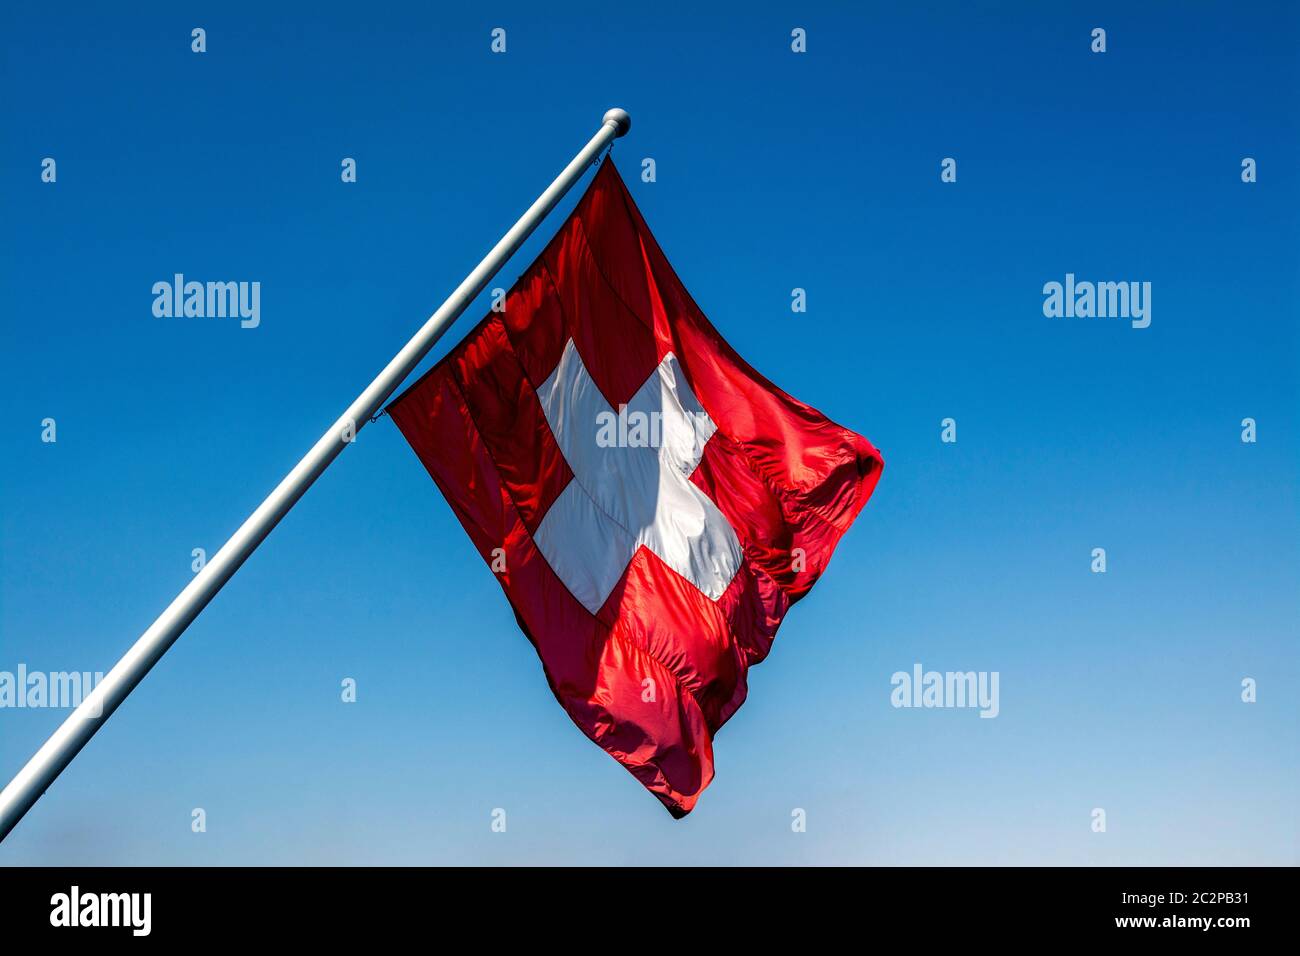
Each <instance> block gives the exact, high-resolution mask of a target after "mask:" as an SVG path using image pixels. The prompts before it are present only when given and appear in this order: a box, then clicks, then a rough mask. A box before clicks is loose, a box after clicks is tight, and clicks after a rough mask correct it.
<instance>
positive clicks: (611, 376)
mask: <svg viewBox="0 0 1300 956" xmlns="http://www.w3.org/2000/svg"><path fill="white" fill-rule="evenodd" d="M388 411H389V413H390V414H391V415H392V418H393V421H395V422H396V423H397V426H398V427H399V428H400V429H401V430H402V434H403V435H405V436H406V439H407V441H408V442H410V444H411V447H412V448H413V449H414V450H415V453H416V454H417V455H419V457H420V460H421V461H422V462H424V466H425V467H426V468H427V469H428V470H429V474H430V475H432V476H433V480H434V481H435V482H437V484H438V487H439V488H441V489H442V493H443V494H444V495H446V497H447V500H448V501H449V502H450V503H451V506H452V508H453V509H454V510H455V512H456V516H457V517H458V518H459V519H460V521H461V524H463V525H464V526H465V530H466V531H467V532H468V533H469V536H470V537H471V538H472V539H473V541H474V545H475V547H477V548H478V550H479V553H480V554H481V555H482V556H483V559H484V561H486V562H487V563H488V565H489V567H491V568H492V570H493V571H494V572H495V573H496V576H497V579H498V580H499V581H500V582H501V586H502V588H503V589H504V590H505V593H506V597H507V598H508V599H509V601H510V603H511V605H512V606H513V608H514V611H515V616H516V618H517V619H518V621H519V626H520V627H521V628H522V629H523V631H524V633H525V634H526V635H527V636H528V638H529V640H531V641H532V642H533V645H534V646H535V647H536V649H537V654H538V656H539V657H540V658H541V660H542V666H543V668H544V670H545V672H546V678H547V680H548V681H549V682H550V685H551V690H552V691H553V692H554V694H555V696H556V698H557V699H558V700H559V702H560V704H561V705H562V706H563V707H564V709H565V710H566V711H567V712H568V714H569V716H570V717H571V718H572V719H573V721H574V723H576V724H577V725H578V726H579V727H580V728H581V729H582V731H583V733H585V734H586V735H587V736H588V737H590V738H591V739H592V740H594V741H595V742H596V743H597V744H599V745H600V746H601V747H602V748H604V750H605V751H606V752H608V753H609V754H610V755H611V756H612V757H614V759H615V760H617V761H618V762H619V763H621V764H623V766H624V767H626V768H627V769H628V770H629V771H631V772H632V774H633V775H634V776H635V777H636V778H637V779H638V780H640V781H641V783H642V784H644V785H645V786H646V787H647V788H648V789H649V790H650V791H651V792H653V793H654V794H655V796H657V797H658V798H659V799H660V800H661V801H663V803H664V805H665V806H667V808H668V810H669V811H670V812H671V813H672V814H673V816H675V817H681V816H685V815H686V814H687V813H689V812H690V810H691V809H692V808H693V807H694V806H695V801H696V800H697V799H699V795H700V793H701V792H702V791H703V790H704V788H705V787H707V786H708V785H709V781H710V780H712V779H713V735H714V734H715V733H716V732H717V730H718V728H719V727H721V726H722V725H723V724H724V723H726V721H727V719H728V718H729V717H730V716H731V715H732V714H733V713H735V711H736V708H738V707H739V706H740V705H741V703H743V702H744V700H745V694H746V680H745V675H746V672H747V671H748V669H749V667H750V665H751V664H756V663H758V662H759V661H761V660H762V659H763V658H764V657H766V656H767V652H768V650H769V648H770V647H771V646H772V639H773V638H774V637H775V635H776V630H777V627H778V626H780V623H781V619H782V618H783V617H784V616H785V612H786V610H787V609H788V608H789V607H790V605H791V604H793V603H794V602H795V601H797V600H799V598H801V597H803V596H804V595H805V594H807V593H808V589H809V588H811V587H812V586H813V584H814V582H816V580H817V578H818V577H820V576H821V574H822V572H823V571H824V570H825V568H826V565H827V562H829V561H830V557H831V553H832V552H833V551H834V549H835V545H836V544H837V543H838V541H839V539H840V536H841V535H843V534H844V532H845V531H846V530H848V527H849V525H850V524H851V523H852V521H853V519H854V518H855V517H856V516H857V514H858V512H859V511H860V510H861V509H862V507H863V505H865V504H866V502H867V498H869V497H870V495H871V492H872V490H873V489H874V488H875V485H876V481H877V479H878V478H879V477H880V471H881V468H882V467H883V464H884V463H883V461H882V459H881V457H880V453H879V452H878V451H876V449H875V448H874V447H873V446H872V445H871V443H870V442H868V441H867V440H866V439H864V438H862V437H861V436H859V435H856V434H854V433H853V432H851V431H849V430H848V429H846V428H842V427H840V426H839V425H836V424H835V423H834V422H831V421H829V420H828V419H827V418H825V417H824V416H823V415H821V414H820V413H818V412H817V411H815V410H814V409H812V408H809V407H808V406H807V405H805V404H803V403H802V402H800V401H797V400H796V399H794V398H791V397H790V396H789V395H787V394H785V393H784V392H782V391H781V390H780V389H778V388H776V387H775V386H774V385H772V384H771V383H770V382H768V381H767V380H766V379H764V378H763V377H762V376H760V375H759V374H758V373H757V372H755V371H754V370H753V369H752V368H750V367H749V366H748V365H747V364H745V362H744V361H743V360H742V359H741V358H740V357H739V356H738V355H737V354H736V353H735V352H734V351H733V350H732V349H731V347H730V346H729V345H727V343H726V342H725V341H723V339H722V337H721V336H720V335H718V333H717V331H716V330H715V329H714V328H713V326H712V325H710V324H709V322H708V320H707V319H706V318H705V317H704V314H703V313H702V312H701V311H700V309H699V307H698V306H696V304H695V302H694V301H693V300H692V299H691V297H690V295H689V294H688V293H687V292H686V289H685V288H684V287H683V286H682V283H681V281H680V280H679V279H678V278H677V275H676V273H674V272H673V270H672V267H671V266H670V265H669V264H668V260H667V259H666V258H665V257H664V254H663V252H662V251H661V250H660V248H659V244H658V243H657V242H655V239H654V236H652V235H651V234H650V229H649V228H648V227H647V226H646V224H645V220H644V219H642V218H641V214H640V212H639V211H638V210H637V208H636V205H635V204H634V203H633V202H632V197H631V196H630V195H629V194H628V191H627V187H625V186H624V185H623V181H622V179H621V178H619V175H618V172H617V171H616V170H615V168H614V164H613V162H612V161H610V160H608V159H607V160H606V161H605V163H604V164H603V165H602V166H601V168H600V170H599V172H598V173H597V174H596V177H595V179H594V180H593V182H592V184H591V187H590V188H589V189H588V190H587V193H586V195H584V196H583V197H582V200H581V201H580V202H579V203H578V206H577V208H576V209H575V210H574V212H573V214H572V215H571V216H570V217H569V219H568V220H567V221H566V222H565V223H564V225H563V226H562V227H561V228H560V231H559V232H558V233H557V234H556V236H555V238H554V239H552V240H551V242H550V244H549V245H548V246H547V247H546V250H545V251H544V252H543V253H542V254H541V256H540V257H538V259H537V261H536V262H534V263H533V264H532V265H531V266H529V268H528V270H527V271H526V272H525V273H524V274H523V276H522V277H521V278H520V279H519V281H518V282H517V283H515V285H514V287H513V288H512V289H511V290H510V292H509V294H508V295H507V296H506V299H505V308H504V310H503V311H500V312H490V313H489V314H488V316H487V317H486V318H485V319H484V320H483V321H482V322H480V323H479V324H478V325H477V326H476V327H475V328H474V330H473V331H472V332H471V333H470V334H469V335H468V336H467V337H466V338H465V340H464V341H463V342H462V343H461V344H460V345H458V346H457V347H456V348H455V349H454V350H453V351H452V352H451V353H450V354H449V355H448V356H447V357H446V358H444V359H443V360H442V361H440V362H439V363H438V364H437V365H436V366H434V368H432V369H431V370H430V371H429V372H428V373H427V374H426V375H424V376H423V377H422V378H421V379H420V380H419V381H418V382H416V383H415V384H414V385H413V386H411V388H409V389H408V390H407V391H406V392H404V393H403V394H402V395H401V396H400V397H399V398H398V399H396V400H395V401H394V402H393V403H392V404H391V405H390V406H389V408H388Z"/></svg>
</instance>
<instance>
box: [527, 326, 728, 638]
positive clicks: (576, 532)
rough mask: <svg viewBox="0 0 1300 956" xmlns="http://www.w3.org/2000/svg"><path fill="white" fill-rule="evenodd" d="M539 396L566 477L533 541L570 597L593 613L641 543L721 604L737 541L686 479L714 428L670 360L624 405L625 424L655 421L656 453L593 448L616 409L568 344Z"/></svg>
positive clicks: (620, 446) (618, 446)
mask: <svg viewBox="0 0 1300 956" xmlns="http://www.w3.org/2000/svg"><path fill="white" fill-rule="evenodd" d="M537 397H538V399H539V400H540V401H541V404H542V410H543V411H544V412H545V414H546V420H547V422H548V423H549V424H550V426H551V432H552V433H553V434H554V435H555V440H556V443H557V444H558V445H559V447H560V451H561V452H562V453H563V454H564V458H565V460H566V461H567V462H568V463H569V468H570V469H571V470H572V471H573V474H574V478H573V480H572V481H570V482H569V484H568V485H567V486H566V487H565V489H564V491H563V492H561V493H560V496H559V498H558V499H557V500H556V501H555V503H554V504H553V505H552V506H551V508H550V510H549V511H547V512H546V515H545V517H543V518H542V523H541V525H540V526H539V527H538V529H537V533H536V534H535V535H533V540H534V541H535V542H536V543H537V547H538V548H539V549H540V550H541V552H542V555H543V557H545V558H546V561H547V563H548V564H550V566H551V568H552V569H554V571H555V573H556V574H557V575H559V577H560V580H562V581H563V582H564V583H565V585H566V586H567V587H568V589H569V591H570V592H572V594H573V596H574V597H576V598H577V599H578V600H579V601H581V602H582V604H583V606H584V607H586V608H587V610H589V611H591V612H592V613H593V614H594V613H595V612H596V611H598V610H599V609H600V608H601V606H602V605H603V604H604V603H605V599H606V598H608V597H609V593H610V591H612V590H613V589H614V586H615V585H616V584H617V583H618V581H619V578H621V577H622V576H623V571H624V570H625V569H626V568H627V566H628V564H629V562H631V560H632V556H633V555H634V554H635V553H636V551H637V548H639V547H640V546H641V545H645V546H646V547H647V548H649V549H650V550H651V551H653V552H654V553H655V554H657V555H658V556H659V557H660V558H661V559H662V560H663V562H664V563H665V564H667V565H668V567H670V568H672V569H673V570H674V571H676V572H677V573H678V574H680V575H681V576H682V577H684V578H685V579H686V580H688V581H690V582H691V583H692V584H694V585H695V586H696V587H697V588H699V589H700V590H701V591H702V592H704V594H706V595H708V596H709V597H710V598H712V599H713V600H717V599H718V598H719V597H721V596H722V593H723V592H724V591H726V589H727V585H729V584H730V583H731V579H732V578H733V577H734V576H735V574H736V571H737V570H738V569H739V568H740V560H741V549H740V541H739V540H738V539H737V538H736V532H735V530H734V529H733V528H732V527H731V524H730V522H728V521H727V519H726V517H724V516H723V514H722V512H721V511H719V510H718V508H717V506H716V505H715V504H714V503H713V502H712V501H711V500H710V499H709V497H708V496H707V495H705V494H704V492H702V491H700V489H699V488H697V487H696V486H695V485H693V484H691V482H690V481H688V480H687V479H688V478H689V477H690V475H691V473H692V472H694V471H695V468H696V466H697V465H698V464H699V462H700V458H701V457H702V456H703V454H704V446H705V444H706V443H707V442H708V440H709V438H710V437H712V435H713V433H714V432H715V431H716V430H717V425H715V424H714V422H713V420H712V419H711V418H709V416H708V413H707V412H705V411H704V408H703V406H701V405H700V403H699V401H698V400H697V399H696V397H695V393H694V392H692V391H691V387H690V384H689V383H688V382H687V381H686V376H685V375H683V374H682V369H681V366H680V365H678V364H677V359H676V357H675V356H674V355H673V354H672V353H671V352H670V353H669V354H667V355H665V356H664V358H663V361H661V362H660V363H659V366H658V368H656V369H655V370H654V372H652V373H651V374H650V377H649V378H648V379H646V381H645V384H644V385H642V386H641V387H640V388H639V389H637V392H636V394H635V395H634V396H632V399H631V400H630V401H629V402H628V403H627V408H626V419H627V420H628V421H632V422H635V421H636V420H637V419H636V416H635V415H634V413H642V414H643V415H644V416H645V419H650V417H651V413H653V412H657V413H659V415H660V416H661V418H660V423H661V424H660V427H659V438H660V441H659V445H658V447H626V443H623V444H616V445H614V446H613V447H601V444H600V443H599V442H598V440H597V439H598V436H599V435H601V421H602V419H601V417H600V416H601V413H602V412H605V413H609V414H611V415H617V414H618V411H617V410H616V409H613V408H611V407H610V405H609V402H608V401H606V399H605V396H604V395H602V394H601V392H600V389H599V388H597V387H596V383H595V382H594V381H593V380H592V378H591V375H590V374H589V373H588V372H587V369H586V366H584V365H583V364H582V357H581V356H580V355H579V354H578V350H577V348H576V347H575V346H574V344H573V340H572V339H570V340H569V341H568V342H567V343H566V344H565V347H564V354H563V355H562V356H561V357H560V364H559V365H557V366H556V368H555V371H554V372H552V373H551V375H550V377H549V378H548V379H547V380H546V381H545V382H544V383H542V387H541V388H540V389H538V392H537ZM645 419H643V420H645ZM608 434H609V430H608V428H607V429H606V432H605V437H608ZM634 437H635V435H634Z"/></svg>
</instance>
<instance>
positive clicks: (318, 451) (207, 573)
mask: <svg viewBox="0 0 1300 956" xmlns="http://www.w3.org/2000/svg"><path fill="white" fill-rule="evenodd" d="M631 125H632V120H631V118H630V117H629V116H628V114H627V113H626V112H624V111H623V110H620V109H613V110H610V111H609V112H607V113H606V114H605V116H604V117H603V119H602V122H601V127H600V130H599V131H598V132H597V133H596V135H595V136H593V137H592V138H591V140H590V142H588V143H587V145H586V146H584V147H583V148H582V150H581V151H580V152H579V153H578V155H577V156H575V157H573V160H572V161H571V162H570V163H569V165H568V166H566V167H564V171H563V172H561V173H560V175H559V176H557V177H556V179H555V182H553V183H551V185H550V186H548V187H547V189H546V191H545V192H544V193H542V194H541V195H540V196H538V197H537V201H536V202H534V203H533V204H532V205H531V206H529V207H528V211H527V212H525V213H524V214H523V215H522V216H520V217H519V221H518V222H516V223H515V224H514V225H513V226H511V227H510V231H509V232H507V233H506V234H505V235H504V236H502V237H501V240H500V241H499V242H498V243H497V244H496V245H495V246H493V247H492V251H491V252H489V253H488V254H487V255H486V256H485V257H484V258H483V261H482V262H480V263H479V264H478V265H477V266H475V268H474V271H473V272H471V273H470V274H469V275H468V276H466V277H465V279H464V281H463V282H461V284H460V285H459V286H457V287H456V291H455V292H453V293H452V294H451V295H450V296H448V297H447V301H445V302H443V304H442V305H441V306H439V307H438V311H436V312H434V313H433V315H432V316H430V318H429V320H428V321H427V322H425V323H424V325H423V326H422V327H421V328H420V330H419V331H418V332H416V333H415V335H414V337H412V339H411V340H410V341H409V342H407V343H406V345H404V346H403V347H402V350H401V351H400V352H398V353H397V355H395V356H394V357H393V360H392V361H390V362H389V363H388V365H387V366H385V368H384V370H383V371H382V372H380V373H379V375H378V376H377V377H376V378H375V380H374V381H373V382H371V383H370V384H369V385H368V386H367V387H366V390H365V391H364V392H362V393H361V394H360V395H359V396H357V398H356V400H355V401H353V402H352V404H351V405H349V406H348V408H347V410H346V411H345V412H344V413H343V414H342V416H340V418H339V419H338V421H336V422H335V423H334V424H333V425H332V426H330V429H329V431H327V432H326V433H325V434H324V435H322V436H321V437H320V440H319V441H317V442H316V444H315V445H313V446H312V448H311V451H309V452H307V454H306V455H304V456H303V458H302V460H301V461H299V462H298V464H296V465H295V466H294V467H293V470H292V471H290V472H289V474H287V475H286V476H285V477H284V479H283V480H282V481H281V482H280V483H279V484H278V485H276V486H275V490H274V491H272V492H271V493H270V494H269V495H267V497H266V500H265V501H263V502H262V503H261V504H260V505H258V507H257V510H256V511H254V512H253V513H252V514H251V515H249V517H248V519H247V520H246V521H245V522H244V523H243V524H242V525H240V526H239V530H238V531H236V532H235V533H234V534H233V535H231V537H230V540H229V541H227V542H226V543H225V544H224V545H222V546H221V550H220V551H218V552H217V553H216V554H215V555H213V556H212V559H211V560H210V561H208V563H207V564H205V565H204V566H203V570H201V571H199V573H198V574H197V575H195V576H194V578H193V579H192V580H191V581H190V583H189V584H187V585H186V586H185V588H184V590H182V591H181V593H180V594H178V595H177V596H176V598H175V600H173V601H172V603H171V604H169V605H168V606H167V609H166V610H165V611H163V612H162V614H160V615H159V616H158V619H157V620H156V621H154V622H153V624H151V625H150V626H149V629H148V630H147V631H145V632H144V634H142V635H141V636H140V639H139V640H137V641H136V642H135V644H134V645H133V646H132V647H131V649H130V650H129V651H127V652H126V654H125V655H124V656H123V657H122V659H121V660H119V661H118V662H117V664H116V665H114V667H113V669H112V670H111V671H109V672H108V674H107V675H106V676H105V677H104V679H103V680H102V681H100V683H99V684H98V685H97V686H96V687H95V688H94V690H93V691H91V693H90V694H89V695H88V696H87V697H86V698H84V699H83V700H82V702H81V704H80V706H78V707H77V709H76V710H74V711H73V712H72V713H71V714H69V715H68V718H67V719H66V720H65V721H64V722H63V724H62V725H61V726H60V727H59V729H58V730H56V731H55V732H54V735H53V736H51V737H50V739H49V740H47V741H46V742H45V744H44V746H42V747H41V749H40V750H38V751H36V753H35V755H33V756H32V758H31V759H30V760H28V761H27V764H26V766H24V767H23V769H22V770H20V771H18V774H17V776H15V777H14V778H13V780H11V781H10V782H9V785H8V786H6V787H5V788H4V790H3V791H0V841H3V840H4V839H5V837H7V836H8V835H9V832H10V831H11V830H13V828H14V826H15V825H17V823H18V821H19V820H21V819H22V817H23V814H25V813H26V812H27V811H28V810H30V809H31V807H32V805H33V804H34V803H36V801H37V800H39V799H40V797H41V795H42V794H44V793H45V791H46V789H47V788H48V787H49V786H50V784H52V783H53V782H54V780H55V778H57V777H58V775H59V774H60V773H62V772H63V770H64V768H65V767H67V766H68V764H69V763H71V762H72V758H73V757H75V756H76V755H77V754H78V752H80V750H81V748H82V747H84V746H85V745H86V743H87V741H89V740H90V738H91V737H93V736H94V735H95V731H97V730H99V728H100V727H101V726H102V725H103V723H104V721H106V720H107V719H108V718H109V716H110V715H111V714H112V713H113V711H115V710H117V708H118V706H119V705H120V704H121V703H122V701H124V700H126V697H127V695H128V694H130V693H131V691H132V690H134V689H135V687H136V685H138V684H139V683H140V681H141V680H143V679H144V676H145V674H147V673H149V670H150V668H152V667H153V666H154V664H156V663H158V661H159V660H160V659H161V658H162V656H163V654H165V653H167V649H168V648H169V647H171V646H172V644H174V643H175V642H176V639H177V638H179V637H180V636H181V634H183V633H184V631H185V629H186V628H187V627H189V625H190V623H191V622H192V621H193V620H194V619H195V618H196V617H198V616H199V613H200V612H201V611H202V610H203V609H204V608H205V607H206V606H207V604H208V602H209V601H211V600H212V599H213V597H215V596H216V594H217V592H218V591H220V590H221V588H222V587H223V586H224V585H225V583H226V582H227V581H229V580H230V578H231V577H232V576H233V575H234V573H235V572H236V571H238V570H239V567H240V565H242V564H243V563H244V561H246V560H247V559H248V556H249V555H250V554H252V553H253V551H254V550H256V548H257V546H258V545H259V544H261V543H262V541H263V540H264V539H265V538H266V536H267V535H268V534H270V533H271V529H272V528H274V527H275V526H276V525H277V524H279V522H280V519H281V518H283V517H284V516H285V515H286V514H287V513H288V512H289V509H290V508H292V507H293V506H294V505H295V504H296V503H297V501H298V499H299V498H301V497H302V496H303V493H304V492H306V490H307V489H308V488H310V487H311V485H312V482H314V481H315V480H316V479H317V478H318V477H320V474H321V472H323V471H324V470H325V469H326V468H327V467H329V464H330V462H332V461H333V460H334V459H335V458H337V457H338V455H339V453H340V452H341V451H343V449H344V448H345V447H347V445H348V444H349V443H350V442H351V441H352V440H353V438H354V437H355V436H356V433H357V432H358V431H359V430H360V429H361V428H362V426H364V425H365V424H366V422H368V421H369V420H370V418H371V417H372V416H373V415H374V414H375V413H376V412H377V411H379V409H380V407H382V406H383V404H384V402H385V401H386V400H387V399H388V397H389V396H390V395H392V394H393V392H394V391H395V390H396V389H397V386H398V385H400V384H401V383H402V381H403V380H404V379H405V378H406V377H407V376H408V375H409V374H410V373H411V372H412V371H413V370H414V369H415V367H416V366H417V365H419V364H420V360H421V359H423V358H424V357H425V355H427V354H428V353H429V350H430V349H431V348H433V345H434V343H435V342H437V341H438V339H439V338H441V337H442V334H443V333H444V332H445V331H447V329H448V328H449V327H450V326H451V324H452V323H453V322H455V321H456V319H458V318H459V317H460V315H461V313H462V312H464V311H465V309H466V308H467V307H468V306H469V304H470V303H471V302H472V301H473V300H474V298H475V296H477V295H478V294H479V293H480V292H482V291H483V289H484V288H486V287H487V284H488V282H490V281H491V279H492V277H493V276H495V275H496V274H497V272H498V270H500V268H501V267H502V266H503V265H505V263H506V260H507V259H509V258H510V257H511V256H512V255H514V253H515V252H516V251H517V250H518V249H519V247H520V246H521V245H522V244H523V242H524V240H525V239H527V238H528V237H529V235H531V234H532V232H533V230H534V229H536V228H537V226H538V224H539V223H540V222H541V221H542V220H543V219H545V218H546V215H547V214H548V213H549V212H550V211H551V210H552V209H554V208H555V205H556V203H558V202H559V201H560V199H562V198H563V197H564V194H565V193H567V192H568V191H569V189H570V188H572V186H573V184H574V183H576V182H577V181H578V179H579V178H581V176H582V174H583V173H584V172H586V170H587V167H588V166H590V165H591V164H592V163H593V162H595V160H596V159H597V158H598V157H599V156H600V153H601V151H602V150H603V149H604V148H605V147H606V146H608V145H609V144H610V143H612V142H613V141H614V140H615V139H617V138H618V137H620V136H623V135H624V134H626V133H627V131H628V130H629V129H630V128H631Z"/></svg>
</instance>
